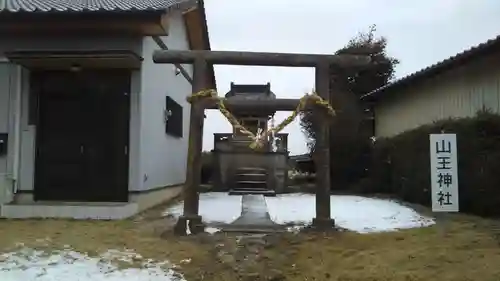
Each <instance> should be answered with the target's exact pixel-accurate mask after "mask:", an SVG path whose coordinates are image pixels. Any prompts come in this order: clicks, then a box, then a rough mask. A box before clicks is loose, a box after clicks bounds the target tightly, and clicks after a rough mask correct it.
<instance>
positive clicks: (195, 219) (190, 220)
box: [174, 215, 205, 236]
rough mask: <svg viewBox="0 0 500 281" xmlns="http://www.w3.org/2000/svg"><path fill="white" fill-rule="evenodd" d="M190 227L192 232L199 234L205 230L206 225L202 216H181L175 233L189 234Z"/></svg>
mask: <svg viewBox="0 0 500 281" xmlns="http://www.w3.org/2000/svg"><path fill="white" fill-rule="evenodd" d="M188 228H189V232H191V234H199V233H202V232H204V231H205V225H204V224H203V222H202V219H201V216H198V215H191V216H184V215H183V216H180V217H179V219H178V220H177V223H176V224H175V227H174V234H175V235H179V236H185V235H188V233H189V232H188Z"/></svg>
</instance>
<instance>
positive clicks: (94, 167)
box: [80, 71, 130, 202]
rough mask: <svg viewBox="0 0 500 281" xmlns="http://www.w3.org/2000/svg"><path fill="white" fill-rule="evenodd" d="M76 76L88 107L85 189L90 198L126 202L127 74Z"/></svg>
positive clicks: (128, 84) (97, 73)
mask: <svg viewBox="0 0 500 281" xmlns="http://www.w3.org/2000/svg"><path fill="white" fill-rule="evenodd" d="M103 77H105V79H103ZM80 78H81V79H82V82H81V83H82V84H83V86H82V87H83V89H84V93H85V103H86V107H87V108H88V111H87V114H86V116H87V117H86V118H87V121H86V122H85V123H86V128H85V130H86V132H87V133H86V139H85V142H86V145H85V153H84V155H85V167H86V176H87V184H88V186H89V192H92V193H93V194H94V195H93V197H94V198H95V199H94V201H108V202H112V201H119V202H120V201H127V200H128V167H129V165H128V145H129V142H128V140H129V108H130V104H129V91H130V74H129V73H128V72H125V71H113V72H92V73H87V74H85V75H82V76H81V77H80Z"/></svg>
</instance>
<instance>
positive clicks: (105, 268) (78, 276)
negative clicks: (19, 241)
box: [0, 248, 185, 281]
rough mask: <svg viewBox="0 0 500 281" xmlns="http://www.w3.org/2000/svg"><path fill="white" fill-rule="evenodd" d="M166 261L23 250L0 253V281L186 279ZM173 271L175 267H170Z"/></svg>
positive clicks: (124, 255) (117, 254)
mask: <svg viewBox="0 0 500 281" xmlns="http://www.w3.org/2000/svg"><path fill="white" fill-rule="evenodd" d="M116 261H120V262H122V263H123V262H125V263H129V264H130V265H131V266H132V263H137V262H139V261H140V264H141V267H140V268H132V267H130V268H125V269H122V268H123V267H120V268H118V267H117V266H115V265H114V264H113V262H116ZM163 266H169V264H168V263H167V262H163V263H155V262H153V261H152V260H144V259H143V258H142V257H141V256H140V255H138V254H135V253H134V252H132V251H130V250H126V251H125V252H120V251H116V250H110V251H108V252H107V253H104V254H103V255H102V256H101V257H98V258H93V257H89V256H87V255H85V254H81V253H78V252H75V251H72V250H70V249H65V250H62V251H54V252H50V253H47V252H44V251H38V250H34V249H30V248H21V249H20V250H19V251H15V252H9V253H4V254H0V280H2V281H21V280H22V281H66V280H71V281H135V280H141V281H160V280H161V281H181V280H185V279H184V278H183V277H182V276H181V275H180V274H178V273H175V272H174V271H173V270H172V269H167V270H165V269H163V268H162V267H163ZM169 267H170V268H172V266H169Z"/></svg>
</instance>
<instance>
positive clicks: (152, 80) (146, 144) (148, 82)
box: [132, 12, 192, 190]
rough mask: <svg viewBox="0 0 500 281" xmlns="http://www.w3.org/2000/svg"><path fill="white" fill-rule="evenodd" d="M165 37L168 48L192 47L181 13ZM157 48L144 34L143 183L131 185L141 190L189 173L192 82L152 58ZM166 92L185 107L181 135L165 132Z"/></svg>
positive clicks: (171, 182)
mask: <svg viewBox="0 0 500 281" xmlns="http://www.w3.org/2000/svg"><path fill="white" fill-rule="evenodd" d="M162 40H163V41H164V42H165V43H166V44H167V46H168V47H169V49H181V50H187V49H189V43H188V39H187V33H186V28H185V25H184V21H183V19H182V15H181V14H180V13H177V12H173V13H172V15H171V19H170V28H169V35H168V36H165V37H162ZM158 49H159V47H158V45H157V44H156V43H155V42H154V41H153V39H152V38H150V37H146V38H144V40H143V45H142V50H143V53H142V56H143V58H144V61H143V64H142V72H141V81H142V82H141V95H140V111H141V115H140V167H141V179H142V184H138V185H135V186H134V187H132V188H133V189H138V190H141V189H142V190H147V189H152V188H159V187H163V186H168V185H175V184H181V183H184V182H185V175H186V157H187V147H188V139H189V135H188V134H189V130H188V121H189V110H190V106H189V103H187V101H186V97H187V96H188V95H189V94H191V84H190V83H189V82H188V81H187V80H186V79H185V78H184V77H183V76H182V75H177V76H176V75H175V71H174V66H173V65H170V64H155V63H154V62H153V60H152V54H153V51H155V50H158ZM184 67H185V69H186V71H187V72H188V73H189V74H190V75H192V66H191V65H184ZM166 96H170V97H171V98H173V99H174V100H175V101H176V102H177V103H179V104H180V105H181V106H182V107H183V121H184V127H183V129H184V131H183V137H182V138H176V137H172V136H170V135H167V134H166V133H165V123H164V121H163V120H164V119H163V112H164V109H165V99H166Z"/></svg>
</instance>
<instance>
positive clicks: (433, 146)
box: [429, 134, 459, 212]
mask: <svg viewBox="0 0 500 281" xmlns="http://www.w3.org/2000/svg"><path fill="white" fill-rule="evenodd" d="M429 139H430V158H431V186H432V191H431V192H432V211H433V212H458V211H459V208H458V172H457V168H458V167H457V166H458V161H457V136H456V135H455V134H431V135H430V136H429Z"/></svg>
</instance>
